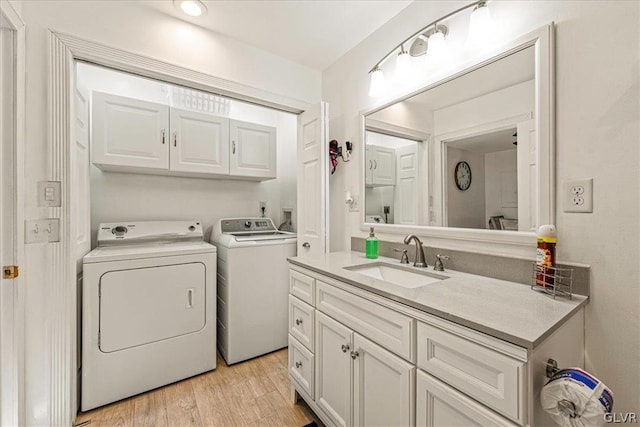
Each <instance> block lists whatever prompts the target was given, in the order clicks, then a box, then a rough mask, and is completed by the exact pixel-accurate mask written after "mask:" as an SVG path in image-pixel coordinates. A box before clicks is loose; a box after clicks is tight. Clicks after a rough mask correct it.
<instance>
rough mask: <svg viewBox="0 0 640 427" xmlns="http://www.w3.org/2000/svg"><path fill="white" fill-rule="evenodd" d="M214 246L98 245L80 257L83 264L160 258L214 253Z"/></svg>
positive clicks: (185, 244)
mask: <svg viewBox="0 0 640 427" xmlns="http://www.w3.org/2000/svg"><path fill="white" fill-rule="evenodd" d="M216 251H217V250H216V247H215V246H213V245H211V244H209V243H206V242H180V241H178V242H173V243H166V242H155V243H148V244H140V245H120V246H102V247H98V248H96V249H94V250H92V251H91V252H89V253H88V254H87V255H85V256H84V258H83V259H82V260H83V262H84V263H85V264H91V263H95V262H109V261H123V260H132V259H143V258H160V257H170V256H178V255H197V254H205V253H214V254H215V253H216Z"/></svg>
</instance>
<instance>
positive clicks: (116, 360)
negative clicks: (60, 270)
mask: <svg viewBox="0 0 640 427" xmlns="http://www.w3.org/2000/svg"><path fill="white" fill-rule="evenodd" d="M215 277H216V248H215V246H213V245H210V244H208V243H206V242H204V241H203V232H202V225H201V224H200V223H199V222H197V221H189V222H187V221H157V222H126V223H106V224H100V228H99V230H98V247H97V248H96V249H94V250H93V251H91V252H90V253H89V254H87V255H86V256H85V257H84V260H83V285H82V289H83V296H82V299H83V302H82V307H83V312H82V367H81V369H82V377H81V378H82V380H81V409H82V411H86V410H89V409H92V408H95V407H97V406H101V405H104V404H107V403H110V402H114V401H116V400H120V399H123V398H125V397H129V396H133V395H135V394H138V393H142V392H144V391H147V390H151V389H153V388H156V387H160V386H163V385H165V384H169V383H172V382H175V381H178V380H181V379H184V378H188V377H191V376H193V375H196V374H199V373H202V372H206V371H210V370H212V369H215V367H216V327H215V325H216V323H215V322H216V302H215V301H216V286H215Z"/></svg>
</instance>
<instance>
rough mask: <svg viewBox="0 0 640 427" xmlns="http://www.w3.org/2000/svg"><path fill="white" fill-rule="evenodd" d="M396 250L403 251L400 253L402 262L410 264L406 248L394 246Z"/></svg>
mask: <svg viewBox="0 0 640 427" xmlns="http://www.w3.org/2000/svg"><path fill="white" fill-rule="evenodd" d="M393 251H394V252H402V255H400V264H409V256H408V255H407V250H406V249H400V248H394V249H393Z"/></svg>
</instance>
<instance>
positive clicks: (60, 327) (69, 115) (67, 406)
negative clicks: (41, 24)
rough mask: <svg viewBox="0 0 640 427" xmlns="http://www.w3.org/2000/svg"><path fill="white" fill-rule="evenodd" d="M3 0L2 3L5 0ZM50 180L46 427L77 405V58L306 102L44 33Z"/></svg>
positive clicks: (269, 99)
mask: <svg viewBox="0 0 640 427" xmlns="http://www.w3.org/2000/svg"><path fill="white" fill-rule="evenodd" d="M3 3H4V2H3ZM48 41H49V81H48V102H49V103H48V121H47V130H48V153H49V171H48V179H49V180H53V181H61V182H62V207H60V208H49V218H59V219H60V242H59V243H51V244H48V245H47V246H46V250H47V259H48V260H50V263H49V264H48V265H47V266H46V268H47V270H48V271H47V274H46V275H47V277H49V278H50V282H49V284H48V287H47V289H48V294H47V296H46V299H47V302H48V303H47V309H48V312H47V313H46V314H45V318H47V319H48V321H49V324H48V327H49V335H48V342H47V348H48V352H47V354H46V355H45V357H47V360H46V362H45V363H47V364H48V368H49V370H50V372H51V376H50V389H49V392H48V395H49V396H50V401H49V414H48V416H49V419H48V420H47V421H48V422H46V424H48V425H71V424H73V422H74V420H75V416H76V411H77V408H78V404H77V398H78V396H77V394H76V393H77V376H76V373H77V362H76V350H77V341H76V336H77V329H78V328H77V326H78V325H77V321H76V320H77V319H76V314H77V313H76V310H77V299H76V285H75V284H76V280H77V272H76V268H77V266H76V258H75V245H74V242H75V236H74V235H73V233H74V228H73V227H72V225H73V224H74V215H75V205H74V203H78V200H75V199H74V198H73V197H70V194H73V191H74V189H73V185H74V183H73V181H72V179H73V167H74V164H72V159H73V157H72V155H73V153H72V150H73V146H72V144H73V141H74V139H73V132H74V126H73V119H74V117H75V112H74V108H75V107H74V102H73V99H74V98H73V95H74V94H73V87H74V84H73V79H74V61H75V60H83V61H88V62H92V63H94V64H98V65H103V66H107V67H111V68H114V69H117V70H120V71H125V72H130V73H135V74H138V75H142V76H145V77H149V78H153V79H158V80H162V81H166V82H169V83H174V84H179V85H183V86H187V87H191V88H194V89H199V90H204V91H207V92H211V93H216V94H220V95H225V96H230V97H233V98H236V99H240V100H243V101H248V102H252V103H256V104H260V105H263V106H267V107H271V108H276V109H279V110H282V111H288V112H292V113H300V112H302V111H304V110H306V109H308V108H309V107H310V104H308V103H306V102H304V101H300V100H296V99H293V98H289V97H286V96H282V95H278V94H274V93H271V92H268V91H265V90H262V89H257V88H253V87H250V86H247V85H243V84H240V83H235V82H231V81H228V80H224V79H221V78H218V77H215V76H211V75H208V74H204V73H201V72H198V71H193V70H189V69H187V68H184V67H180V66H177V65H174V64H169V63H166V62H163V61H160V60H157V59H153V58H149V57H146V56H143V55H138V54H135V53H132V52H127V51H123V50H119V49H116V48H113V47H110V46H108V45H105V44H101V43H96V42H92V41H88V40H84V39H81V38H78V37H76V36H73V35H69V34H64V33H60V32H55V31H52V30H49V31H48Z"/></svg>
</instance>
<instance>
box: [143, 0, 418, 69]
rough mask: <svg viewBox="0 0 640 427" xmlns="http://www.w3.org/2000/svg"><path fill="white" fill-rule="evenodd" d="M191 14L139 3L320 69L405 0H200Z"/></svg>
mask: <svg viewBox="0 0 640 427" xmlns="http://www.w3.org/2000/svg"><path fill="white" fill-rule="evenodd" d="M204 3H205V5H206V6H207V9H208V13H207V14H206V15H204V16H200V17H197V18H193V17H189V16H187V15H186V14H184V13H183V12H181V11H179V10H178V9H177V8H176V7H175V6H174V4H173V1H172V0H160V1H158V0H144V1H143V2H141V4H144V6H145V7H149V8H152V9H155V10H158V11H161V12H163V13H165V14H169V15H172V16H175V17H176V18H179V19H182V20H185V21H189V22H192V23H194V24H196V25H199V26H201V27H204V28H206V29H209V30H211V31H215V32H218V33H221V34H224V35H226V36H229V37H232V38H234V39H237V40H240V41H243V42H245V43H247V44H250V45H253V46H255V47H258V48H260V49H263V50H266V51H268V52H271V53H273V54H275V55H278V56H282V57H284V58H287V59H289V60H291V61H293V62H297V63H299V64H302V65H306V66H308V67H311V68H314V69H317V70H324V69H325V68H327V67H328V66H329V65H331V64H332V63H334V62H335V61H336V60H337V59H338V58H340V57H341V56H342V55H344V54H345V53H347V52H348V51H349V50H350V49H351V48H353V47H354V46H356V45H357V44H358V43H360V42H361V41H362V40H364V39H365V38H366V37H367V36H369V35H370V34H371V33H373V32H374V31H375V30H376V29H377V28H379V27H380V26H382V25H383V24H384V23H386V22H387V21H388V20H390V19H391V18H392V17H394V16H395V15H396V14H398V13H399V12H400V11H401V10H402V9H404V8H405V7H407V6H408V5H409V4H410V3H411V0H374V1H371V0H285V1H282V0H277V1H276V0H262V1H257V0H242V1H239V0H235V1H219V0H215V1H212V0H204Z"/></svg>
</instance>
